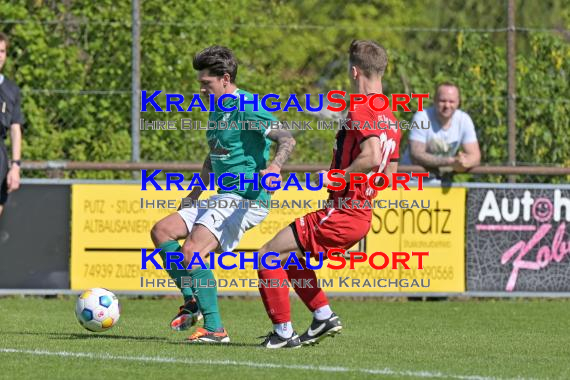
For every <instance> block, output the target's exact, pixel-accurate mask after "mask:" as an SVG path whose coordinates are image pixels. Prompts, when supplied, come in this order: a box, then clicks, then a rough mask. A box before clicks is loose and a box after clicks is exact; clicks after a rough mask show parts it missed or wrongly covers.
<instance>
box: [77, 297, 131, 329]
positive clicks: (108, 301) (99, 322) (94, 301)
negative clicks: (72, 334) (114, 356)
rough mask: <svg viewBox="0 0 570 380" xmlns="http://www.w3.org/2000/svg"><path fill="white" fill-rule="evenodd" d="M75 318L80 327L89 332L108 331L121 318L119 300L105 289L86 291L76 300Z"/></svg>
mask: <svg viewBox="0 0 570 380" xmlns="http://www.w3.org/2000/svg"><path fill="white" fill-rule="evenodd" d="M75 316H76V317H77V320H78V321H79V323H80V324H81V326H83V327H85V328H86V329H87V330H89V331H94V332H100V331H106V330H109V329H110V328H111V327H113V326H115V324H116V323H117V322H118V321H119V317H120V316H121V309H120V306H119V300H118V299H117V296H116V295H114V294H113V293H111V292H110V291H108V290H107V289H102V288H93V289H89V290H86V291H84V292H83V293H82V294H81V295H80V296H79V298H78V299H77V303H76V304H75Z"/></svg>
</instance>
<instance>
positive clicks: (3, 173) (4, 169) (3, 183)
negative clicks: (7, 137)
mask: <svg viewBox="0 0 570 380" xmlns="http://www.w3.org/2000/svg"><path fill="white" fill-rule="evenodd" d="M8 165H9V160H8V151H7V150H6V146H5V145H4V143H3V142H2V141H1V140H0V205H3V204H4V203H6V200H7V199H8V181H7V180H6V177H7V176H8V169H9V166H8Z"/></svg>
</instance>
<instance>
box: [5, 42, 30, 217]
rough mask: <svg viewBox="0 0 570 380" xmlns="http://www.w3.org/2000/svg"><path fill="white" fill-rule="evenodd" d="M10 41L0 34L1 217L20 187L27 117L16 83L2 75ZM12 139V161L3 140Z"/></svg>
mask: <svg viewBox="0 0 570 380" xmlns="http://www.w3.org/2000/svg"><path fill="white" fill-rule="evenodd" d="M8 46H9V41H8V37H7V36H6V35H5V34H4V33H0V215H1V214H2V210H3V208H4V204H5V203H6V200H7V198H8V193H10V192H12V191H14V190H18V188H19V187H20V154H21V148H22V126H23V125H24V117H23V115H22V110H21V104H20V89H19V88H18V86H16V84H15V83H14V82H12V81H11V80H9V79H8V78H6V77H5V76H4V75H2V74H1V71H2V68H3V67H4V63H5V62H6V56H7V51H8ZM8 135H10V140H11V146H12V160H10V159H9V158H8V150H7V149H6V145H5V143H4V140H5V139H6V137H8Z"/></svg>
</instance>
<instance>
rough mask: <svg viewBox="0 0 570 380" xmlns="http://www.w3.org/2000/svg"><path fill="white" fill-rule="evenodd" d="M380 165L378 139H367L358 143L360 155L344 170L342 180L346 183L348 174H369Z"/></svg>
mask: <svg viewBox="0 0 570 380" xmlns="http://www.w3.org/2000/svg"><path fill="white" fill-rule="evenodd" d="M381 163H382V152H381V151H380V143H379V138H378V137H377V136H373V137H369V138H367V139H365V140H364V141H362V142H361V143H360V154H359V155H358V156H356V158H355V159H354V161H352V163H351V164H350V165H349V166H348V167H347V168H346V169H344V171H345V172H346V173H345V175H344V178H345V179H346V180H347V181H348V180H349V179H350V173H369V172H371V171H373V170H374V169H375V168H376V167H378V166H380V164H381Z"/></svg>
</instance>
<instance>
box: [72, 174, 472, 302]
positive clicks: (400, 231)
mask: <svg viewBox="0 0 570 380" xmlns="http://www.w3.org/2000/svg"><path fill="white" fill-rule="evenodd" d="M187 194H188V192H187V191H155V190H148V191H141V190H140V185H137V184H132V185H118V184H117V185H115V184H100V185H99V184H97V185H95V184H89V185H83V184H77V185H73V186H72V241H71V288H72V289H74V290H82V289H86V288H91V287H105V288H108V289H112V290H131V291H152V292H161V291H175V290H176V287H174V285H173V284H172V283H170V286H168V285H169V283H168V279H169V276H168V274H167V273H166V271H164V270H157V269H154V268H153V269H147V270H142V269H141V261H142V260H141V257H142V254H141V249H143V248H146V249H148V250H149V252H151V251H152V249H153V244H152V241H151V239H150V230H151V228H152V226H153V225H154V224H155V223H156V222H157V221H159V220H160V219H162V218H164V217H165V216H167V215H169V214H171V213H173V212H174V211H175V210H176V207H178V204H179V202H180V199H181V198H182V197H184V196H186V195H187ZM211 194H213V192H205V193H204V195H203V196H202V197H203V198H204V197H208V196H209V195H211ZM326 197H327V193H326V191H324V190H323V191H317V192H315V191H297V190H290V191H278V192H277V193H276V194H275V196H274V197H273V199H275V200H278V201H280V202H283V201H288V202H289V203H290V204H291V203H292V201H293V200H296V201H299V200H300V201H307V203H306V204H308V205H309V206H310V207H311V208H300V207H290V208H287V207H280V208H272V209H271V210H270V213H269V215H268V217H267V218H266V219H265V220H264V221H263V223H261V224H260V225H258V226H256V227H255V228H253V229H252V230H250V231H248V232H247V233H246V234H245V235H244V237H243V239H242V241H241V242H240V244H239V246H238V247H237V248H236V249H235V250H234V251H235V252H239V251H245V255H246V257H253V253H252V251H255V250H257V249H259V248H260V247H261V246H262V245H263V244H264V243H265V242H267V241H269V240H270V239H271V238H272V237H273V236H275V234H276V233H277V232H279V231H280V230H281V229H283V228H284V227H286V226H287V225H289V224H290V223H291V222H292V221H293V220H294V219H295V218H296V217H299V216H302V215H304V214H306V213H307V212H311V211H316V210H317V209H318V208H319V204H318V201H319V200H322V199H326ZM377 200H382V203H380V204H379V205H378V206H381V207H385V208H380V207H378V208H375V209H374V210H373V219H372V227H371V230H370V232H369V233H368V235H367V237H366V238H365V239H364V240H363V241H362V242H361V243H360V244H358V245H357V246H355V247H353V249H352V250H353V251H363V252H365V253H366V254H367V255H368V256H370V255H372V254H373V253H374V252H384V253H386V254H387V255H388V256H391V253H392V252H394V251H398V252H399V251H403V252H408V253H411V252H412V251H429V256H428V257H425V258H424V259H423V265H424V269H423V270H419V269H417V263H418V261H417V258H415V257H413V258H411V259H410V260H409V261H408V263H409V266H410V267H411V269H409V270H406V269H402V268H399V269H395V270H394V269H392V268H391V262H390V265H389V266H387V267H386V268H385V269H382V270H376V269H374V268H372V267H371V266H370V265H369V264H368V263H360V264H357V265H356V266H355V269H349V266H348V264H347V266H346V267H345V268H344V269H341V270H333V269H330V268H327V267H326V266H327V263H328V261H325V262H324V265H323V268H322V269H318V270H317V277H318V278H319V279H320V280H321V282H320V285H321V286H322V287H323V288H324V289H325V290H327V291H332V292H350V293H376V292H390V293H396V292H414V293H415V292H421V291H423V292H461V291H464V290H465V286H464V283H465V278H464V277H465V270H464V267H465V264H464V241H465V232H464V231H465V226H464V223H465V189H462V188H453V189H448V190H446V191H445V192H444V191H443V190H441V189H439V188H426V189H425V190H422V191H418V190H410V191H404V190H401V189H400V190H397V191H384V192H381V193H380V194H379V196H378V198H377ZM422 200H423V206H427V205H428V201H429V207H428V208H427V209H421V208H415V207H416V206H419V207H421V206H422V203H421V202H422ZM403 201H405V202H407V203H408V206H412V205H413V206H414V208H400V207H401V206H404V205H405V204H404V203H402V202H403ZM413 201H416V202H417V204H412V202H413ZM158 202H163V203H162V204H161V206H162V207H165V206H168V205H169V206H170V207H171V208H152V206H153V205H154V207H157V206H158V205H159V203H158ZM168 202H170V204H169V203H168ZM390 202H392V203H390ZM394 202H398V206H396V207H394V206H395V203H394ZM281 204H282V203H281ZM173 206H174V208H172V207H173ZM156 258H157V261H158V262H160V263H161V264H162V262H161V260H160V259H159V258H158V255H157V256H156ZM382 261H383V260H382V258H381V257H377V258H376V259H375V263H376V264H377V265H381V264H382ZM234 263H235V264H238V265H239V262H238V259H237V258H236V259H234V258H231V257H226V258H225V259H224V264H225V265H232V264H234ZM400 266H401V265H400ZM151 267H152V265H151ZM214 274H215V276H216V278H217V279H218V280H219V285H220V286H219V292H220V293H224V292H236V291H239V292H243V291H245V292H257V273H256V270H254V269H253V265H252V264H251V263H248V264H246V267H245V270H239V269H231V270H224V269H220V268H217V269H215V270H214ZM422 280H423V281H422ZM427 280H429V283H428V281H427ZM428 284H429V286H427V285H428ZM422 286H427V287H422Z"/></svg>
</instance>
